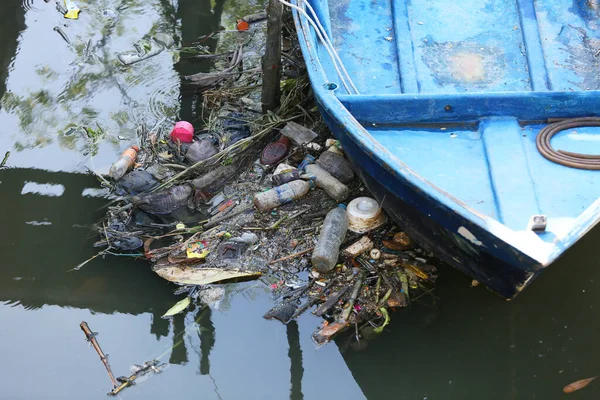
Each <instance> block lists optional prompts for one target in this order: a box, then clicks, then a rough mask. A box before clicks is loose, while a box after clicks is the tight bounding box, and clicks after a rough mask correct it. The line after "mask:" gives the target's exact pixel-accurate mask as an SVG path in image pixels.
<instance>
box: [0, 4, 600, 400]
mask: <svg viewBox="0 0 600 400" xmlns="http://www.w3.org/2000/svg"><path fill="white" fill-rule="evenodd" d="M78 4H80V6H81V8H82V9H84V12H82V14H81V17H80V19H79V20H77V21H68V20H65V19H63V18H62V16H61V15H60V14H59V13H58V12H57V11H56V9H55V7H54V4H53V2H52V1H51V2H49V3H45V2H43V1H41V0H24V1H21V0H19V1H15V0H4V1H2V2H1V3H0V97H1V98H2V103H1V105H0V155H3V154H4V152H5V151H7V150H10V151H11V156H10V159H9V163H8V165H9V166H10V168H9V169H4V170H0V199H1V204H2V209H1V210H0V227H1V228H2V229H1V231H0V254H2V257H3V260H2V263H1V266H2V267H1V268H0V320H1V321H2V324H0V354H1V355H2V361H3V363H2V367H1V369H0V377H1V378H0V381H1V382H3V383H4V385H3V388H2V392H1V394H0V398H2V399H34V398H35V399H37V398H39V399H54V398H56V399H81V398H86V399H87V398H90V399H95V398H97V399H102V398H105V397H104V396H105V393H106V392H107V391H108V390H109V389H110V384H109V380H108V377H107V376H106V373H105V371H104V368H103V366H102V364H101V363H100V360H99V359H98V356H97V355H96V353H95V352H94V350H93V349H92V348H90V347H89V346H88V345H87V344H86V343H85V341H84V337H83V334H82V332H81V331H80V329H79V323H80V322H81V321H82V320H85V321H87V322H88V323H89V325H90V327H91V328H92V330H94V331H97V332H99V333H100V334H99V336H98V339H99V341H100V344H101V346H102V347H103V349H104V350H105V352H106V353H109V355H110V362H111V365H112V367H113V370H114V371H115V374H117V375H125V374H127V373H128V370H129V367H130V366H131V365H132V364H134V363H135V364H141V363H143V362H144V361H146V360H149V359H152V358H154V357H160V359H161V361H162V362H165V363H167V366H168V367H167V369H166V370H165V371H164V373H162V374H160V375H157V376H153V377H152V378H150V379H147V380H145V381H143V382H141V383H140V384H138V385H136V386H135V387H133V388H130V389H127V390H126V391H124V392H123V394H122V395H121V397H122V398H125V399H162V398H179V399H192V398H193V399H197V398H202V399H285V398H293V399H301V398H306V399H320V398H328V399H362V398H370V399H389V398H398V399H424V398H427V399H481V398H486V399H509V398H510V399H558V398H562V397H563V396H564V395H563V394H562V392H561V390H562V387H563V386H564V385H566V384H568V383H570V382H571V381H574V380H577V379H581V378H585V377H589V376H593V375H595V374H597V373H598V372H599V371H600V363H599V362H598V359H599V357H598V351H596V350H594V349H595V348H596V347H595V338H596V335H597V332H598V328H599V323H598V322H597V321H598V311H597V310H598V308H600V294H597V293H596V291H595V288H596V285H597V283H596V282H598V280H600V276H599V274H600V271H599V270H598V267H599V266H600V263H599V262H598V257H597V255H596V253H595V249H596V247H597V245H596V243H597V242H598V241H599V240H600V237H599V232H598V231H597V230H596V231H594V232H592V233H591V234H589V235H588V237H586V238H585V239H584V240H582V241H581V243H579V244H578V245H577V246H575V248H573V249H572V250H571V251H569V252H568V253H567V254H566V255H565V256H564V257H563V259H562V260H561V261H560V262H558V263H556V265H554V266H553V267H552V268H551V269H550V270H549V271H547V272H546V273H545V274H544V275H543V276H542V277H541V278H540V279H539V280H538V281H536V282H535V284H534V285H533V286H532V287H531V288H529V289H528V290H527V291H526V292H525V293H523V294H522V295H521V296H520V297H518V298H517V299H516V300H515V301H513V302H510V303H508V302H505V301H503V300H502V299H499V298H497V297H496V296H494V295H492V294H491V293H489V292H487V291H486V290H485V289H484V288H481V287H479V288H470V287H469V283H470V280H469V279H468V278H466V277H465V276H463V275H461V274H459V273H457V272H455V271H453V270H452V269H449V268H444V269H442V270H441V271H440V272H441V273H440V279H439V284H438V288H437V290H436V296H437V300H436V305H435V306H432V305H431V299H427V301H426V302H425V301H424V302H417V303H415V304H414V305H413V307H412V308H411V309H409V310H403V311H402V312H398V313H395V314H393V315H392V323H391V325H390V327H389V329H386V331H385V332H384V333H383V334H382V335H381V336H380V337H379V338H378V339H377V340H374V341H370V342H367V343H366V346H364V345H363V346H361V348H362V347H364V349H362V350H360V351H359V350H358V349H357V346H356V345H354V344H351V342H350V341H349V340H348V339H349V337H348V336H345V337H341V338H340V339H339V340H337V342H336V343H332V344H330V345H328V346H325V347H323V348H320V349H316V348H315V346H314V345H313V343H312V342H311V340H310V334H311V332H312V331H313V329H314V328H315V327H316V326H317V325H318V322H319V321H318V320H317V319H315V318H313V317H311V316H310V315H304V316H303V317H302V318H300V320H299V321H298V323H297V324H295V323H293V324H290V325H288V326H283V325H281V324H280V323H278V322H274V321H266V320H264V319H263V318H262V315H263V314H264V312H265V311H266V310H268V309H269V308H270V307H271V306H272V300H271V298H270V295H269V294H268V290H265V288H264V287H262V286H260V285H256V284H246V285H243V286H228V288H227V296H226V298H225V299H224V300H223V301H222V302H221V303H220V305H219V308H218V309H209V310H204V311H200V310H198V309H195V310H191V311H189V312H187V313H186V314H185V315H180V316H178V317H176V318H174V319H173V320H172V321H169V320H164V319H162V318H160V316H161V315H162V314H163V313H164V312H165V311H166V310H167V309H168V308H169V307H170V306H171V305H172V304H173V303H174V302H175V301H176V300H178V298H177V297H175V296H173V290H174V289H175V287H174V286H173V285H171V284H169V283H168V282H166V281H163V280H161V279H160V278H158V277H157V276H156V275H154V274H153V273H152V272H151V271H150V270H149V266H148V264H147V263H146V262H144V261H135V260H133V259H129V258H124V257H107V258H97V259H95V260H94V261H92V262H90V263H89V264H88V265H86V266H85V267H84V268H83V269H81V270H80V271H76V272H68V270H69V269H71V268H72V267H74V266H75V265H77V264H78V263H80V262H81V261H83V260H85V259H87V258H89V257H91V256H93V255H94V254H95V250H94V248H93V247H92V243H93V241H94V240H95V237H94V236H93V232H92V231H91V230H90V228H89V227H90V225H91V224H93V223H94V222H96V221H98V220H99V218H101V216H102V214H103V211H102V209H101V207H103V206H104V205H105V204H106V200H105V199H103V198H102V196H101V193H99V192H98V191H96V190H94V188H97V186H98V185H97V182H96V180H95V179H94V178H93V177H91V176H89V175H85V174H84V172H85V170H86V168H88V167H89V168H94V169H97V170H102V169H105V168H107V167H108V165H110V163H111V162H112V160H113V159H114V158H115V156H116V155H117V154H118V153H119V152H120V151H121V150H122V149H123V148H125V147H127V146H129V145H131V144H133V143H135V142H136V128H137V126H138V125H139V124H140V123H142V122H145V123H146V124H148V125H153V124H156V123H157V122H159V121H160V120H161V119H162V118H167V120H169V119H171V118H174V116H176V115H178V114H179V115H180V116H181V117H182V118H186V119H189V120H196V119H198V118H199V117H200V111H201V110H200V108H199V99H198V98H196V97H194V96H193V95H190V94H189V93H187V92H186V91H185V90H182V89H181V85H180V82H181V75H182V74H190V73H194V72H199V71H201V70H207V69H208V68H210V63H208V62H205V63H200V64H193V63H189V62H179V63H177V62H176V61H177V55H176V53H175V52H174V51H171V50H166V51H163V52H162V53H160V54H158V55H157V56H155V57H153V58H151V59H148V60H146V61H143V62H140V63H138V64H135V65H133V66H131V67H123V66H122V65H120V64H119V62H118V61H117V59H116V55H117V54H118V53H120V52H125V51H131V50H132V49H133V47H132V46H133V43H136V42H138V41H139V40H142V39H144V38H145V37H148V36H149V35H151V34H152V33H156V32H161V33H167V34H169V35H171V36H172V37H173V38H174V40H175V41H176V42H177V43H189V42H191V41H194V40H195V39H196V38H197V37H198V36H200V35H204V34H207V33H209V32H211V31H213V30H215V29H217V28H218V27H219V26H220V25H223V26H225V27H229V26H231V25H232V24H233V23H234V21H235V20H236V19H237V18H238V17H240V16H242V15H245V14H248V13H250V12H256V11H258V10H260V8H261V7H260V4H256V3H253V2H243V1H232V0H228V1H219V0H216V1H192V0H180V1H175V0H170V1H167V0H160V1H158V0H156V1H136V0H121V1H117V0H103V1H94V2H92V1H87V2H86V1H79V3H78ZM55 27H58V28H60V30H62V31H63V32H64V33H65V35H66V36H67V38H68V39H69V41H70V43H71V44H68V43H67V42H66V41H65V40H64V38H63V37H62V36H61V35H60V34H59V33H58V32H57V31H55V30H54V28H55ZM207 46H208V47H209V48H213V49H214V47H215V46H216V41H208V42H207ZM197 123H198V122H197ZM75 126H79V127H80V126H86V127H91V128H92V129H94V131H99V130H101V131H103V134H102V135H100V136H99V137H89V136H88V135H86V134H84V133H82V131H77V132H75V133H73V132H72V128H73V127H75ZM599 393H600V389H599V388H598V386H597V384H592V385H591V386H590V387H588V388H586V389H585V390H582V391H581V392H578V393H574V394H572V395H570V398H573V399H577V398H579V399H594V398H597V396H598V395H599Z"/></svg>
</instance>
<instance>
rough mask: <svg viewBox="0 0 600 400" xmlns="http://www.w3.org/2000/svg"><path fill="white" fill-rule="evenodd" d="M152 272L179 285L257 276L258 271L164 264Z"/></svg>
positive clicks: (205, 283)
mask: <svg viewBox="0 0 600 400" xmlns="http://www.w3.org/2000/svg"><path fill="white" fill-rule="evenodd" d="M154 272H156V273H157V274H158V276H160V277H161V278H163V279H166V280H168V281H170V282H175V283H178V284H180V285H208V284H210V283H218V282H223V281H228V280H231V279H236V278H258V277H259V276H261V275H262V274H261V273H260V272H244V271H236V270H224V269H220V268H194V267H186V266H183V267H178V266H165V267H156V268H155V269H154Z"/></svg>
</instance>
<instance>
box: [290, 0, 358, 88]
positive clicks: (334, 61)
mask: <svg viewBox="0 0 600 400" xmlns="http://www.w3.org/2000/svg"><path fill="white" fill-rule="evenodd" d="M279 2H280V3H282V4H285V5H286V6H288V7H291V8H293V9H295V10H296V11H298V12H299V13H300V14H301V15H302V16H304V17H305V18H306V20H307V21H308V22H309V23H310V24H311V25H312V27H313V29H314V30H315V33H316V34H317V36H318V37H319V39H320V40H321V42H323V43H324V44H325V50H327V53H328V54H329V57H330V58H331V61H333V67H334V68H335V71H336V72H337V74H338V77H339V78H340V81H341V82H342V85H344V88H345V89H346V91H347V92H348V93H350V88H349V87H348V84H347V83H346V81H345V80H344V76H343V75H342V73H341V72H340V69H339V67H338V65H337V62H336V60H335V57H334V56H333V53H332V51H331V49H330V48H329V47H328V46H327V44H326V43H325V39H324V38H323V35H322V34H321V32H320V31H319V29H318V27H317V25H316V24H315V22H314V21H313V20H312V18H311V17H310V16H309V15H308V14H307V13H306V11H304V10H303V9H301V8H300V7H298V6H296V5H294V4H291V3H288V2H287V1H285V0H279Z"/></svg>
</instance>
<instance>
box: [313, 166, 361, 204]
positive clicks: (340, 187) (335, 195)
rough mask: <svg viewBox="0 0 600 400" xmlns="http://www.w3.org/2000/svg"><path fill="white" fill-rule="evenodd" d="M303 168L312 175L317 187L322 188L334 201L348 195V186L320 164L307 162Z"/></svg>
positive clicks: (343, 198)
mask: <svg viewBox="0 0 600 400" xmlns="http://www.w3.org/2000/svg"><path fill="white" fill-rule="evenodd" d="M304 170H305V171H306V172H307V173H308V174H309V175H312V176H314V177H315V184H316V185H317V187H319V188H321V189H323V190H324V191H325V193H327V194H328V195H329V196H330V197H331V198H332V199H334V200H335V201H344V200H345V199H346V198H347V197H348V194H349V193H350V189H348V186H346V185H344V184H343V183H342V182H340V181H339V180H338V179H336V178H335V177H333V176H332V175H331V174H330V173H329V172H327V171H326V170H325V169H323V167H321V166H320V165H317V164H309V165H307V166H306V167H305V168H304Z"/></svg>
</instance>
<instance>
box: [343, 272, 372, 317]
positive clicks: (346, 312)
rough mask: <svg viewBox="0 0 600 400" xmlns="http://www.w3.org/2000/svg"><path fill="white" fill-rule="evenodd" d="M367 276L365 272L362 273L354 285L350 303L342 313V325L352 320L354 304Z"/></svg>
mask: <svg viewBox="0 0 600 400" xmlns="http://www.w3.org/2000/svg"><path fill="white" fill-rule="evenodd" d="M365 275H366V273H365V271H362V272H361V273H360V275H359V276H358V279H357V280H356V283H355V284H354V290H353V291H352V294H351V295H350V298H349V299H348V302H347V303H346V305H345V306H344V311H342V315H341V318H340V321H341V322H342V323H347V322H348V318H350V313H351V312H352V308H353V307H354V303H355V302H356V299H357V298H358V295H359V294H360V289H361V287H362V284H363V281H364V279H365Z"/></svg>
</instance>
